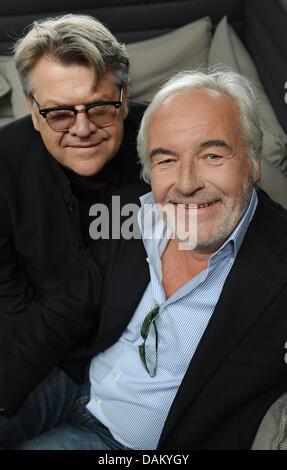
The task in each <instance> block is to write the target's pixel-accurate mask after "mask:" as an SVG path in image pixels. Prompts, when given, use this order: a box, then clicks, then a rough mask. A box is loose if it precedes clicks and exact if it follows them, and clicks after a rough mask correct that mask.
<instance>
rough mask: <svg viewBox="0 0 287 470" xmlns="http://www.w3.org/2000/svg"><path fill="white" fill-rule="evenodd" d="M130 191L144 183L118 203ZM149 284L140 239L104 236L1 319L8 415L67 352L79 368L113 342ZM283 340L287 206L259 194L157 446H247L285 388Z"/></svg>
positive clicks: (286, 329) (0, 387)
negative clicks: (35, 299) (35, 297)
mask: <svg viewBox="0 0 287 470" xmlns="http://www.w3.org/2000/svg"><path fill="white" fill-rule="evenodd" d="M136 191H138V192H139V193H140V192H141V189H140V188H135V187H132V188H131V187H129V188H125V189H124V190H123V191H122V192H121V195H122V202H123V203H124V202H125V201H128V202H131V201H132V197H131V194H134V195H135V194H136ZM136 200H137V198H135V201H136ZM148 282H149V271H148V266H147V263H146V253H145V250H144V247H143V244H142V242H141V240H137V239H132V240H111V241H110V240H102V241H101V242H100V243H95V244H94V245H93V246H91V247H90V248H89V250H88V251H87V253H86V254H85V256H84V257H80V258H79V259H78V260H77V261H76V262H75V263H74V264H73V266H72V267H71V269H70V271H69V274H68V277H67V278H66V280H64V281H62V282H61V283H60V285H59V287H58V289H57V291H55V293H54V294H53V295H51V296H44V297H43V298H42V299H41V301H40V302H39V303H34V304H33V305H32V306H31V307H30V308H29V309H28V310H27V312H26V313H25V315H22V316H21V315H20V316H19V317H18V320H17V321H16V322H15V321H14V322H13V321H12V320H10V321H9V320H7V319H6V320H2V322H1V325H0V351H1V363H0V405H1V406H4V407H5V408H6V409H7V411H8V412H10V413H11V414H13V413H15V412H16V411H17V408H18V407H19V406H20V405H21V403H22V402H23V400H24V399H25V397H26V395H27V394H28V393H29V392H30V390H31V389H32V388H33V387H34V386H35V385H36V384H37V383H39V382H40V381H41V380H42V379H43V377H44V376H45V375H46V374H48V373H49V371H50V370H51V368H52V367H53V366H54V365H55V364H60V363H62V362H63V360H64V359H65V361H66V362H65V368H66V370H69V371H70V372H71V373H72V374H74V375H77V367H78V368H79V369H80V367H79V364H80V361H81V358H85V357H87V356H92V355H95V354H97V353H98V352H100V351H103V350H105V349H106V348H108V347H109V346H110V345H112V344H113V343H114V342H115V341H117V339H118V338H119V337H120V335H121V333H122V332H123V330H124V329H125V328H126V326H127V324H128V322H129V320H130V318H131V317H132V315H133V313H134V310H135V308H136V306H137V304H138V302H139V301H140V299H141V297H142V294H143V292H144V290H145V288H146V286H147V284H148ZM286 341H287V217H286V211H285V210H283V209H281V208H280V207H279V206H277V205H275V203H273V202H272V201H271V200H270V199H269V198H268V197H267V196H265V195H263V196H262V195H260V194H259V204H258V207H257V209H256V212H255V215H254V218H253V220H252V222H251V224H250V226H249V228H248V230H247V233H246V236H245V239H244V241H243V243H242V246H241V248H240V250H239V253H238V256H237V258H236V261H235V263H234V265H233V267H232V269H231V271H230V274H229V276H228V278H227V280H226V282H225V285H224V287H223V290H222V293H221V296H220V298H219V301H218V303H217V305H216V308H215V311H214V313H213V316H212V318H211V320H210V322H209V324H208V326H207V329H206V331H205V333H204V335H203V337H202V339H201V341H200V343H199V345H198V348H197V350H196V352H195V354H194V356H193V358H192V360H191V363H190V366H189V368H188V370H187V372H186V375H185V377H184V379H183V381H182V384H181V386H180V388H179V390H178V393H177V395H176V397H175V400H174V402H173V404H172V406H171V409H170V411H169V414H168V417H167V420H166V423H165V426H164V428H163V431H162V435H161V438H160V442H159V446H158V448H159V449H171V450H175V449H248V448H250V447H251V444H252V441H253V439H254V436H255V433H256V431H257V429H258V426H259V424H260V421H261V419H262V418H263V416H264V414H265V412H266V411H267V409H268V408H269V406H270V405H271V404H272V403H273V402H274V401H275V400H276V399H277V398H278V397H279V396H280V395H281V394H282V393H283V392H284V391H286V388H287V365H286V364H285V362H284V355H285V349H284V347H285V342H286ZM68 358H69V360H68ZM77 361H78V362H77Z"/></svg>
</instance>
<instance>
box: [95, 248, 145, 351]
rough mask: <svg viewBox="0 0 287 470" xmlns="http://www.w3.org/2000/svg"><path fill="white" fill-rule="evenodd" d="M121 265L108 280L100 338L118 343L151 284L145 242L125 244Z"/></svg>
mask: <svg viewBox="0 0 287 470" xmlns="http://www.w3.org/2000/svg"><path fill="white" fill-rule="evenodd" d="M117 250H118V251H119V253H118V262H116V263H115V266H114V268H113V273H112V276H111V278H109V279H107V283H106V284H107V288H105V292H104V306H103V309H102V314H101V323H100V326H99V330H98V337H100V338H101V343H102V344H104V345H105V348H106V347H108V346H107V345H112V344H113V343H115V342H116V341H117V340H118V339H119V337H120V336H121V334H122V332H123V331H124V329H125V328H126V326H127V324H128V323H129V321H130V319H131V317H132V316H133V314H134V312H135V309H136V307H137V305H138V303H139V302H140V300H141V298H142V296H143V293H144V291H145V289H146V287H147V285H148V282H149V280H150V275H149V267H148V263H147V261H146V257H147V254H146V251H145V248H144V245H143V243H142V240H141V239H132V240H121V243H120V244H119V246H118V247H117Z"/></svg>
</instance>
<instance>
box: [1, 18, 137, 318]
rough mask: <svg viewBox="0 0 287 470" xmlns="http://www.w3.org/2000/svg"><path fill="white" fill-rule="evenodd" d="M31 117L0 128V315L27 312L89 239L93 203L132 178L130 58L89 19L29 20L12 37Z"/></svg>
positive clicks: (134, 106) (134, 163)
mask: <svg viewBox="0 0 287 470" xmlns="http://www.w3.org/2000/svg"><path fill="white" fill-rule="evenodd" d="M15 63H16V67H17V70H18V73H19V76H20V79H21V82H22V85H23V90H24V93H25V96H26V102H27V105H28V107H29V109H30V111H31V117H32V120H31V117H28V116H27V117H24V118H23V119H21V120H17V121H15V122H13V123H10V124H8V125H6V126H4V127H2V128H1V129H0V145H1V156H0V279H1V282H0V314H2V315H12V314H18V313H20V312H24V311H25V309H26V308H27V307H28V305H29V304H30V303H31V301H33V300H35V299H37V298H40V297H41V295H43V294H44V293H45V292H47V291H49V290H50V289H51V288H52V287H53V286H54V285H55V283H56V282H57V280H58V279H59V278H60V277H61V276H62V274H63V272H64V271H65V269H66V267H67V266H68V265H69V263H70V262H71V261H72V259H74V258H75V257H76V256H77V255H78V254H79V253H81V252H82V251H84V249H86V248H87V247H88V246H89V245H90V244H91V242H92V241H93V238H92V237H93V236H94V235H93V234H92V233H91V232H90V230H89V229H90V224H91V223H92V220H93V218H92V217H91V216H90V215H89V211H90V208H91V206H93V205H94V204H97V203H104V204H106V203H108V201H109V199H110V198H111V195H112V194H113V192H114V191H115V190H116V189H117V188H118V187H119V186H121V185H124V184H126V183H129V182H131V181H136V180H138V179H139V172H140V166H139V165H138V162H137V152H136V133H137V129H138V126H139V123H140V118H141V116H142V113H143V111H144V109H145V106H144V105H142V104H140V103H133V102H130V103H129V104H128V102H127V96H128V92H127V84H128V79H129V57H128V55H127V52H126V49H125V47H124V45H122V44H120V43H119V42H118V41H117V40H116V39H115V37H114V36H113V35H112V34H111V33H110V31H109V30H108V29H107V28H106V27H104V26H103V25H102V24H101V23H100V22H99V21H97V20H96V19H94V18H92V17H88V16H81V15H72V14H71V15H64V16H62V17H58V18H54V19H46V20H43V21H40V22H35V23H34V24H33V25H32V27H31V29H30V31H29V32H28V33H27V34H26V35H25V37H23V38H22V39H20V40H19V41H18V42H17V43H16V45H15Z"/></svg>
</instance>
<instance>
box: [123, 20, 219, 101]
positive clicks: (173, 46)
mask: <svg viewBox="0 0 287 470" xmlns="http://www.w3.org/2000/svg"><path fill="white" fill-rule="evenodd" d="M210 41H211V21H210V18H209V17H206V18H202V19H200V20H197V21H194V22H192V23H189V24H187V25H185V26H183V27H182V28H179V29H176V30H175V31H172V32H171V33H167V34H164V35H162V36H158V37H156V38H153V39H148V40H146V41H140V42H135V43H131V44H128V45H127V50H128V53H129V55H130V58H131V82H130V98H131V99H135V100H139V101H150V100H151V99H152V98H153V96H154V94H155V93H156V92H157V91H158V89H159V88H160V87H161V86H162V84H163V83H164V82H165V81H166V80H167V79H168V78H169V77H170V76H172V75H174V74H175V73H176V72H180V71H182V70H184V69H190V68H193V67H195V66H197V65H201V64H203V63H206V62H207V57H208V50H209V46H210Z"/></svg>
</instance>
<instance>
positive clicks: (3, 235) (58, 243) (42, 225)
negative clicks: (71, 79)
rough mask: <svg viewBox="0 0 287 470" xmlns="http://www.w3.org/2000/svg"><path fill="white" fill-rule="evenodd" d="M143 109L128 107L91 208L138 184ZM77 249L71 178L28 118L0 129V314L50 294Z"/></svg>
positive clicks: (16, 310) (81, 245) (79, 248)
mask: <svg viewBox="0 0 287 470" xmlns="http://www.w3.org/2000/svg"><path fill="white" fill-rule="evenodd" d="M145 107H146V106H145V105H142V104H140V103H134V102H130V103H129V115H128V117H127V119H126V120H125V123H124V139H123V142H122V145H121V147H120V149H119V152H118V154H117V155H116V156H115V157H114V159H113V160H112V161H111V162H109V163H108V164H107V165H106V166H105V167H104V169H103V171H104V172H105V178H106V181H107V186H106V188H105V189H104V190H103V191H102V190H101V195H99V194H97V193H96V191H95V201H94V202H104V203H106V202H108V200H109V198H110V196H111V194H112V193H113V192H114V191H115V189H117V188H118V187H120V186H123V185H125V184H127V183H130V182H132V181H136V180H139V174H140V165H139V164H138V157H137V151H136V135H137V130H138V127H139V123H140V120H141V116H142V113H143V111H144V110H145ZM103 171H102V172H103ZM102 172H101V173H102ZM99 191H100V190H98V192H99ZM99 198H100V201H99V200H98V199H99ZM91 220H92V219H91ZM83 251H84V240H83V232H82V226H81V224H80V213H79V203H78V201H77V199H76V197H75V195H74V194H73V192H72V187H71V184H70V180H69V179H68V178H67V176H66V175H65V173H64V172H63V170H62V168H61V167H60V165H59V164H58V163H57V161H56V160H55V158H53V157H52V156H51V155H50V154H49V153H48V151H47V149H46V147H45V145H44V143H43V141H42V138H41V136H40V134H39V132H37V131H35V130H34V128H33V125H32V120H31V118H30V116H27V117H24V118H22V119H18V120H17V121H14V122H12V123H9V124H8V125H6V126H3V127H0V315H11V314H18V313H19V312H23V311H24V310H25V309H26V308H27V307H28V306H29V304H30V303H31V302H32V301H33V300H35V299H38V298H40V296H41V295H42V294H44V293H45V292H49V291H50V290H51V289H52V288H53V287H54V286H55V285H56V283H57V281H58V279H60V278H61V276H62V274H63V272H64V270H65V268H66V267H67V265H68V264H69V263H70V262H71V261H72V259H73V258H75V257H76V256H77V255H78V254H79V253H81V252H83Z"/></svg>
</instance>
